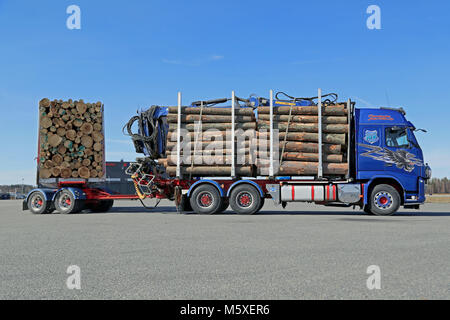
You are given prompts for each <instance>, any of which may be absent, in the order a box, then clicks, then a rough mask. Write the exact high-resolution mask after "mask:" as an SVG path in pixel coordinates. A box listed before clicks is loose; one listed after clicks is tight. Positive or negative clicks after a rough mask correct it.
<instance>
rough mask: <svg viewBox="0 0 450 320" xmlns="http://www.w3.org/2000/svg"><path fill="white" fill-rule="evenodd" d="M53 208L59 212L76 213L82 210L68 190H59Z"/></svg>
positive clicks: (78, 202)
mask: <svg viewBox="0 0 450 320" xmlns="http://www.w3.org/2000/svg"><path fill="white" fill-rule="evenodd" d="M55 209H56V211H58V212H59V213H61V214H70V213H78V212H80V211H81V210H82V206H81V203H80V201H79V200H76V199H75V197H74V195H73V194H72V192H70V191H69V190H64V189H63V190H61V191H58V193H57V194H56V196H55Z"/></svg>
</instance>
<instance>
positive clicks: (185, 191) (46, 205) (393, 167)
mask: <svg viewBox="0 0 450 320" xmlns="http://www.w3.org/2000/svg"><path fill="white" fill-rule="evenodd" d="M269 96H270V97H269V98H268V99H265V98H259V97H256V98H255V97H251V98H250V99H248V100H246V103H248V104H249V105H250V106H252V107H253V108H254V109H257V108H258V107H267V108H269V110H270V112H269V117H268V119H269V128H268V129H269V130H268V135H269V139H270V144H269V146H270V152H269V155H270V159H269V162H268V163H269V167H268V174H267V175H264V176H260V175H258V176H252V177H244V176H239V175H237V174H236V163H235V155H236V149H235V144H234V143H232V144H231V145H232V148H231V157H230V159H231V164H230V174H229V176H228V177H206V176H197V177H192V174H186V173H183V170H182V163H181V130H179V129H178V130H177V133H176V161H175V165H176V171H175V175H172V176H171V175H170V174H168V172H167V170H166V168H165V167H164V166H163V165H162V164H161V163H159V162H158V160H157V159H155V157H154V156H150V154H148V155H147V156H146V157H143V158H138V159H137V160H136V162H135V163H132V164H131V165H130V166H129V167H128V168H127V173H128V174H129V175H130V177H131V179H132V181H133V183H134V185H135V189H136V194H135V195H115V194H112V193H111V192H109V191H108V190H106V189H105V188H104V187H102V186H98V185H97V186H96V185H93V184H92V183H89V181H86V180H74V181H60V182H58V186H57V188H38V189H36V190H33V191H31V192H30V193H29V195H28V196H27V198H26V199H25V200H24V205H23V208H24V210H25V209H30V210H31V211H32V212H33V213H50V212H52V211H53V210H56V211H58V212H60V213H74V212H79V211H80V210H83V209H85V208H88V209H91V210H92V211H107V210H109V209H110V208H111V206H112V204H113V201H114V200H119V199H139V200H141V201H142V200H143V199H149V198H154V199H158V200H160V199H169V200H172V201H174V203H175V205H176V207H177V210H178V211H179V212H181V213H182V212H191V211H194V212H196V213H198V214H217V213H221V212H223V211H225V210H226V209H227V208H228V207H231V209H232V210H233V211H234V212H235V213H237V214H246V215H253V214H257V213H258V212H259V211H260V210H261V209H262V207H263V206H264V203H265V200H266V199H272V201H273V202H274V203H275V204H276V205H280V206H282V207H283V208H284V207H285V206H286V205H287V204H288V203H290V202H309V203H314V204H318V205H325V206H329V207H333V206H335V207H352V206H353V207H359V208H360V209H362V210H364V211H365V212H366V213H368V214H375V215H392V214H394V213H395V212H397V210H398V209H399V208H400V207H401V206H404V207H405V208H413V209H418V208H419V206H420V205H421V204H423V203H424V202H425V184H426V182H427V181H428V180H429V179H430V178H431V169H430V167H429V166H428V164H426V163H424V161H423V159H424V158H423V153H422V150H421V148H420V146H419V144H418V142H417V139H416V137H415V135H414V132H415V131H417V129H416V128H415V126H414V125H413V124H412V123H411V122H410V121H408V120H407V119H406V113H405V111H404V110H403V109H401V108H398V109H395V108H365V109H359V108H355V103H354V102H352V101H351V100H348V101H347V102H346V109H345V110H346V112H347V113H348V114H347V119H348V123H347V125H348V135H347V140H348V141H347V144H346V147H347V150H346V152H345V153H344V154H345V156H346V159H345V161H346V163H347V165H348V170H347V171H346V173H345V175H333V174H325V171H326V170H325V169H327V168H328V164H326V163H324V161H323V159H324V141H323V136H324V127H326V125H325V124H324V123H323V119H324V115H323V114H322V112H323V110H324V105H323V100H322V99H323V98H324V95H322V92H321V90H320V89H319V90H318V95H317V97H315V98H314V99H317V104H314V105H311V106H312V107H316V108H317V119H318V120H317V121H318V128H317V133H318V144H317V145H318V157H317V171H316V172H315V174H314V175H312V176H308V177H306V176H295V175H282V174H280V173H279V172H278V173H277V172H276V170H277V168H276V164H277V161H278V160H279V159H275V158H274V154H277V153H276V152H275V151H274V145H277V142H275V141H274V139H275V138H274V137H275V131H276V130H275V129H274V120H273V119H274V110H276V109H275V108H278V107H280V106H283V107H286V106H287V107H289V108H290V109H289V118H288V119H289V120H290V119H291V116H292V107H295V106H302V105H304V101H305V100H301V99H297V98H295V99H292V100H289V99H288V100H281V99H274V95H273V91H272V90H271V91H270V93H269ZM229 100H231V106H228V107H229V108H231V115H232V117H231V128H236V123H235V117H236V116H235V112H237V110H238V108H239V106H238V105H236V102H237V101H239V99H238V98H237V97H236V96H235V93H234V92H232V95H231V99H222V100H216V101H214V103H221V102H226V101H229ZM191 107H200V108H203V102H202V103H193V104H192V105H191ZM177 108H178V113H177V124H178V128H181V119H182V103H181V93H179V94H178V105H177ZM202 110H203V109H202ZM161 115H163V116H165V115H167V113H166V114H164V113H158V112H156V113H152V117H154V119H155V120H156V119H160V117H161ZM199 119H200V120H199V121H201V119H202V113H201V111H200V117H199ZM154 127H155V126H154ZM156 127H158V128H159V129H158V130H159V132H158V134H159V135H160V138H161V137H162V138H161V139H166V140H164V143H165V142H166V141H167V128H166V127H164V126H163V125H161V124H159V125H158V126H156ZM287 127H288V128H289V122H288V125H287ZM165 130H166V131H165ZM419 130H420V129H419ZM230 133H231V139H232V140H231V141H235V136H234V135H235V130H230ZM140 134H141V135H144V136H145V135H146V136H148V135H150V133H149V132H148V128H147V127H146V128H145V129H142V130H140ZM285 134H286V136H287V135H288V129H286V133H285ZM133 141H134V143H135V146H136V148H137V149H139V150H145V147H143V146H142V145H139V139H138V140H136V139H133ZM158 147H159V148H160V150H159V151H160V152H165V150H161V145H159V146H158ZM277 148H278V145H277ZM283 151H284V148H283ZM143 153H144V152H143ZM191 172H192V171H191Z"/></svg>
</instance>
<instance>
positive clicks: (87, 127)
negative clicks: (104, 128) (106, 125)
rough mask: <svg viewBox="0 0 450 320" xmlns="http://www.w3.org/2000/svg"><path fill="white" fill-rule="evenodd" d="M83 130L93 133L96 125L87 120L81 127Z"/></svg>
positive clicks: (86, 133) (85, 132) (83, 131)
mask: <svg viewBox="0 0 450 320" xmlns="http://www.w3.org/2000/svg"><path fill="white" fill-rule="evenodd" d="M80 130H81V132H82V133H83V134H85V135H88V134H91V133H92V131H94V126H93V125H92V124H91V123H88V122H85V123H83V125H82V126H81V128H80Z"/></svg>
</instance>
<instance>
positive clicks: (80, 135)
mask: <svg viewBox="0 0 450 320" xmlns="http://www.w3.org/2000/svg"><path fill="white" fill-rule="evenodd" d="M103 132H104V131H103V104H102V103H101V102H97V103H85V102H84V101H83V100H78V101H72V100H71V99H70V100H68V101H63V100H53V101H50V100H49V99H47V98H44V99H42V100H41V101H40V102H39V159H38V163H39V168H38V170H39V178H40V179H49V178H64V179H67V178H84V179H89V178H102V177H103V176H104V174H105V172H104V163H105V161H104V150H105V148H104V136H103Z"/></svg>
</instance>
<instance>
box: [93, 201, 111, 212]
mask: <svg viewBox="0 0 450 320" xmlns="http://www.w3.org/2000/svg"><path fill="white" fill-rule="evenodd" d="M113 205H114V200H101V201H99V202H98V203H96V204H94V205H90V206H89V209H90V210H91V211H92V212H108V211H109V210H110V209H111V208H112V206H113Z"/></svg>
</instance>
